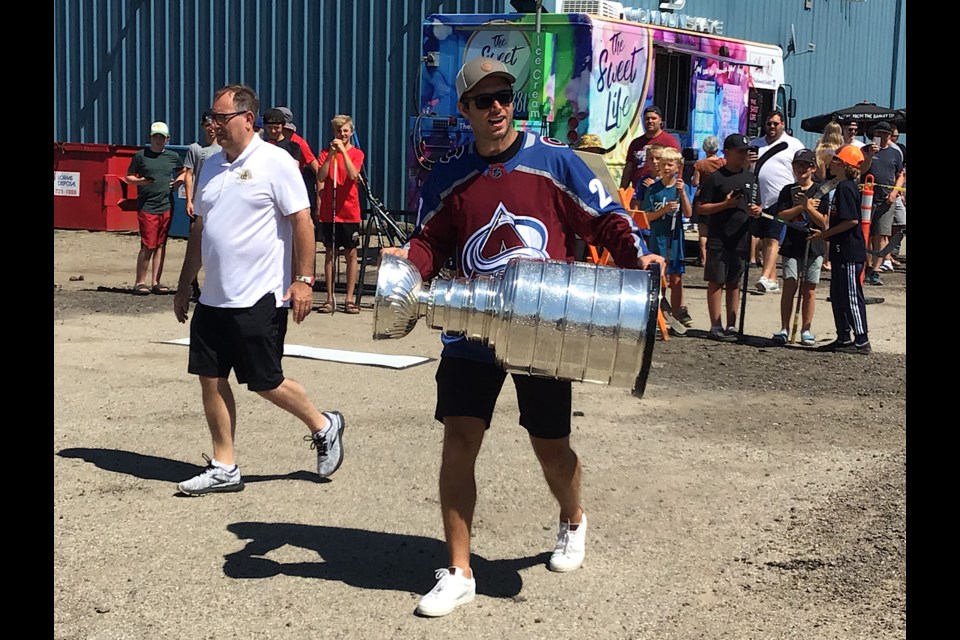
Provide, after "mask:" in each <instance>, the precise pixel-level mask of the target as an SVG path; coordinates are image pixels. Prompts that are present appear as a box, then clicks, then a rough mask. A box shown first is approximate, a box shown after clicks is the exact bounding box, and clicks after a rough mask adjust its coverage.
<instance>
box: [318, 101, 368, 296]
mask: <svg viewBox="0 0 960 640" xmlns="http://www.w3.org/2000/svg"><path fill="white" fill-rule="evenodd" d="M330 127H331V128H332V129H333V140H331V141H330V146H329V148H327V149H324V150H323V151H321V152H320V159H319V164H320V168H319V170H318V172H317V182H318V188H319V189H320V208H319V217H320V237H321V238H322V239H323V246H324V256H323V276H324V278H325V279H326V283H327V299H326V301H325V302H324V303H323V305H322V306H321V307H320V312H321V313H333V311H334V304H335V303H336V302H335V297H334V287H335V286H336V282H335V281H334V265H335V263H336V260H337V252H338V251H339V250H340V249H343V252H344V253H343V255H344V259H345V260H346V263H347V290H346V294H347V295H346V299H345V302H344V303H343V310H344V312H345V313H350V314H357V313H360V307H359V306H357V303H356V302H355V301H354V288H355V287H356V286H357V273H358V271H359V265H358V264H357V246H358V244H359V237H360V192H359V190H358V189H357V179H358V178H359V177H360V169H361V168H362V166H363V158H364V155H363V151H361V150H360V149H358V148H357V147H355V146H353V143H352V142H351V139H352V137H353V119H352V118H351V117H350V116H348V115H345V114H340V115H337V116H334V118H333V120H331V121H330ZM320 185H322V187H321V186H320ZM334 195H336V198H337V201H336V202H334V201H333V198H334Z"/></svg>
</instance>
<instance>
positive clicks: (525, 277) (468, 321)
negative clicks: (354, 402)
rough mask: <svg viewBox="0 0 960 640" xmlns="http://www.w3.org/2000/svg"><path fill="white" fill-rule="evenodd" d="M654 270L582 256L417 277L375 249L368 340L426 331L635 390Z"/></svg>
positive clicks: (512, 361)
mask: <svg viewBox="0 0 960 640" xmlns="http://www.w3.org/2000/svg"><path fill="white" fill-rule="evenodd" d="M659 298H660V275H659V273H653V272H649V271H641V270H637V269H619V268H616V267H603V266H597V265H594V264H588V263H584V262H564V261H561V260H534V259H524V258H514V259H513V260H511V261H510V262H509V263H508V264H507V267H506V268H505V269H504V270H502V271H500V272H498V273H496V274H492V275H483V276H475V277H472V278H452V279H446V280H444V279H436V280H434V281H433V283H432V284H427V285H424V284H423V282H422V281H421V278H420V273H419V272H418V271H417V268H416V267H415V266H414V265H413V263H411V262H409V261H408V260H404V259H403V258H399V257H397V256H394V255H391V254H383V256H382V260H381V263H380V269H379V274H378V277H377V292H376V296H375V299H374V304H373V338H374V340H381V339H385V338H402V337H403V336H405V335H407V334H408V333H410V331H411V330H412V329H413V327H414V326H415V325H416V323H417V320H419V319H420V318H421V317H424V316H426V318H427V324H428V325H429V326H430V328H432V329H442V330H443V331H445V332H446V333H448V334H460V335H463V336H465V337H466V338H467V339H469V340H477V341H480V342H483V343H484V344H486V345H487V346H489V347H490V348H492V349H493V351H494V355H495V357H496V359H497V362H498V363H499V364H500V365H501V366H502V367H503V368H504V369H505V370H506V371H507V372H508V373H519V374H526V375H534V376H542V377H547V378H556V379H561V380H571V381H574V382H594V383H599V384H608V385H611V386H614V387H632V388H633V393H634V395H635V396H637V397H642V396H643V391H644V389H645V387H646V383H647V374H648V373H649V370H650V358H651V356H652V354H653V343H654V339H655V337H656V327H657V311H658V301H659Z"/></svg>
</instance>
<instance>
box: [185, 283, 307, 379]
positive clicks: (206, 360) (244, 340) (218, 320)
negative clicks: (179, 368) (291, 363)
mask: <svg viewBox="0 0 960 640" xmlns="http://www.w3.org/2000/svg"><path fill="white" fill-rule="evenodd" d="M287 312H288V309H287V307H277V301H276V296H274V295H273V293H268V294H267V295H265V296H263V297H262V298H260V300H259V301H257V303H256V304H255V305H253V306H252V307H249V308H244V309H224V308H220V307H210V306H207V305H204V304H198V305H197V306H196V307H195V308H194V311H193V318H192V319H191V320H190V361H189V364H188V366H187V371H188V372H189V373H193V374H195V375H198V376H208V377H211V378H226V377H228V376H229V375H230V369H233V370H234V373H236V375H237V382H239V383H241V384H246V385H247V388H248V389H249V390H250V391H270V390H271V389H276V388H277V387H278V386H280V383H282V382H283V369H282V368H281V366H280V359H281V358H282V357H283V339H284V337H285V336H286V334H287Z"/></svg>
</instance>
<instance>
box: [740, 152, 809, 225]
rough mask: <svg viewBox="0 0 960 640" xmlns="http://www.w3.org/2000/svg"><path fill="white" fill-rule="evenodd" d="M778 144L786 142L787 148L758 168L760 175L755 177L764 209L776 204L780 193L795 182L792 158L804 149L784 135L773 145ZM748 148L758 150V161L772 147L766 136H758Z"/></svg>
mask: <svg viewBox="0 0 960 640" xmlns="http://www.w3.org/2000/svg"><path fill="white" fill-rule="evenodd" d="M780 142H786V143H787V148H786V149H784V150H783V151H780V152H779V153H777V154H776V155H774V156H772V157H771V158H770V159H769V160H767V161H766V162H765V163H764V164H763V166H762V167H760V175H758V176H757V184H759V185H760V206H761V207H763V208H764V209H767V208H769V207H772V206H773V205H775V204H777V199H778V198H779V197H780V191H781V190H782V189H783V188H784V187H785V186H787V185H788V184H792V183H794V182H796V181H797V178H796V176H794V175H793V156H794V154H796V153H797V151H799V150H800V149H803V148H804V146H803V143H802V142H800V141H799V140H797V139H796V138H794V137H793V136H788V135H787V134H785V133H784V134H783V135H781V136H780V137H779V138H777V139H776V140H775V141H774V142H773V144H778V143H780ZM750 146H752V147H757V149H759V152H758V154H757V155H758V158H757V159H758V160H759V159H760V158H762V157H763V156H764V155H766V152H767V151H769V150H770V149H769V147H770V146H772V145H771V144H769V143H768V142H767V138H766V136H760V137H759V138H754V139H753V140H751V141H750ZM765 148H766V150H765Z"/></svg>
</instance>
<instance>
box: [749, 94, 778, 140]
mask: <svg viewBox="0 0 960 640" xmlns="http://www.w3.org/2000/svg"><path fill="white" fill-rule="evenodd" d="M771 111H773V91H771V90H770V89H750V94H749V97H748V101H747V133H746V135H747V137H749V138H756V137H757V136H762V135H763V134H764V131H763V118H764V116H765V115H766V114H768V113H770V112H771Z"/></svg>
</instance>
